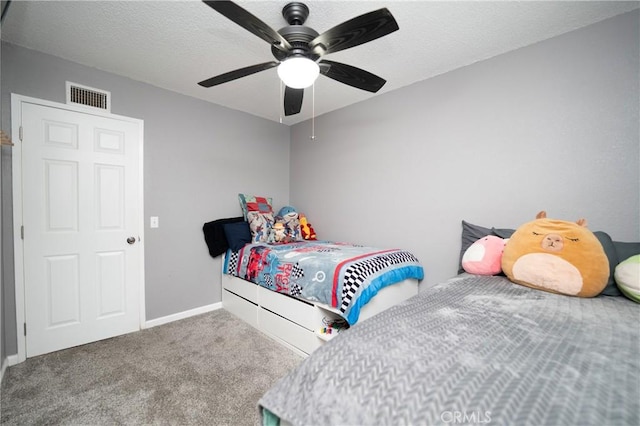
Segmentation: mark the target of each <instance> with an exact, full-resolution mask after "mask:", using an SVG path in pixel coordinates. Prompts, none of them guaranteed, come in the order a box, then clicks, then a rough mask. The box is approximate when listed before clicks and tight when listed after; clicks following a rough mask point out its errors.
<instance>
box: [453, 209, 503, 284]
mask: <svg viewBox="0 0 640 426" xmlns="http://www.w3.org/2000/svg"><path fill="white" fill-rule="evenodd" d="M514 231H515V229H506V228H505V229H496V228H485V227H484V226H479V225H474V224H472V223H469V222H466V221H464V220H463V221H462V239H461V243H462V244H461V247H460V261H459V262H458V273H459V274H461V273H463V272H465V271H464V268H463V267H462V257H463V256H464V252H465V251H467V249H468V248H469V246H470V245H471V244H473V243H475V242H476V241H478V240H479V239H480V238H482V237H486V236H487V235H494V236H496V237H500V238H509V237H511V234H513V232H514Z"/></svg>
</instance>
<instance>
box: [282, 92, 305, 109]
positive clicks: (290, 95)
mask: <svg viewBox="0 0 640 426" xmlns="http://www.w3.org/2000/svg"><path fill="white" fill-rule="evenodd" d="M303 95H304V89H292V88H291V87H289V86H287V87H286V88H285V89H284V115H285V116H289V115H294V114H297V113H299V112H300V110H301V109H302V96H303Z"/></svg>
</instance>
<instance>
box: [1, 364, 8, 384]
mask: <svg viewBox="0 0 640 426" xmlns="http://www.w3.org/2000/svg"><path fill="white" fill-rule="evenodd" d="M1 364H2V367H0V385H2V379H3V378H4V371H5V370H6V369H7V364H9V362H8V361H6V360H4V359H3V360H1Z"/></svg>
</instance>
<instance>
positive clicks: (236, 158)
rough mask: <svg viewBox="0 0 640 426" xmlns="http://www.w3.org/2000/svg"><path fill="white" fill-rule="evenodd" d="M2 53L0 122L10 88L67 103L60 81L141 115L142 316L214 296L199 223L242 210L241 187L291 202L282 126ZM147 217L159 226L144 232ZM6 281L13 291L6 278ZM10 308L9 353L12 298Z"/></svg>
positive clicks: (215, 280) (39, 58)
mask: <svg viewBox="0 0 640 426" xmlns="http://www.w3.org/2000/svg"><path fill="white" fill-rule="evenodd" d="M2 59H3V61H2V106H3V109H2V111H3V117H2V123H3V126H2V128H3V129H8V128H10V117H9V111H10V94H11V93H17V94H21V95H25V96H32V97H36V98H41V99H46V100H50V101H56V102H62V103H64V102H65V81H67V80H69V81H72V82H75V83H79V84H83V85H87V86H90V87H95V88H99V89H104V90H108V91H110V92H111V95H112V104H111V105H112V106H111V111H112V112H113V113H114V114H119V115H124V116H129V117H134V118H139V119H142V120H144V135H145V138H144V190H145V199H144V210H145V222H146V225H145V264H146V267H145V275H146V318H147V320H152V319H156V318H160V317H164V316H167V315H171V314H175V313H179V312H183V311H186V310H189V309H194V308H198V307H202V306H205V305H209V304H212V303H216V302H220V300H221V286H220V261H219V258H218V259H213V258H211V257H210V256H209V253H208V251H207V247H206V245H205V242H204V238H203V233H202V225H203V224H204V223H205V222H208V221H211V220H214V219H218V218H223V217H230V216H239V215H241V209H240V205H239V203H238V198H237V194H238V193H239V192H244V193H256V194H265V195H267V194H268V195H270V196H272V197H273V198H274V204H275V205H277V206H282V205H286V204H288V203H289V168H288V166H287V165H288V163H289V128H288V127H287V126H284V125H281V124H277V123H274V122H271V121H267V120H264V119H261V118H256V117H254V116H251V115H248V114H244V113H240V112H237V111H232V110H229V109H227V108H222V107H219V106H216V105H213V104H210V103H207V102H204V101H200V100H196V99H193V98H189V97H186V96H182V95H179V94H176V93H173V92H169V91H167V90H164V89H159V88H157V87H153V86H150V85H148V84H144V83H140V82H137V81H133V80H130V79H127V78H122V77H119V76H116V75H113V74H109V73H105V72H102V71H99V70H97V69H93V68H89V67H85V66H81V65H78V64H75V63H72V62H69V61H66V60H63V59H59V58H56V57H53V56H49V55H45V54H42V53H38V52H35V51H31V50H27V49H24V48H21V47H17V46H13V45H10V44H3V45H2ZM257 164H264V165H271V166H270V167H268V168H267V167H260V166H256V165H257ZM279 164H283V165H284V166H278V165H279ZM150 216H158V217H159V220H160V227H159V228H157V229H149V217H150ZM5 248H6V246H5ZM11 272H12V271H11ZM4 287H5V290H6V293H5V295H8V293H11V298H13V297H14V295H13V293H14V289H13V282H5V284H4ZM10 309H11V312H7V315H6V317H5V318H7V319H9V318H11V316H13V319H12V320H10V321H9V320H7V321H6V323H5V333H6V336H7V353H9V354H12V353H16V352H17V347H16V342H15V339H16V336H15V304H12V305H11V306H10Z"/></svg>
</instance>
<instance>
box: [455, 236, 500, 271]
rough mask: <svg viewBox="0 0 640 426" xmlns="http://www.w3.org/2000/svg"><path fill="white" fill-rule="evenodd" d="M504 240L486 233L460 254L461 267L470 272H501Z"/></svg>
mask: <svg viewBox="0 0 640 426" xmlns="http://www.w3.org/2000/svg"><path fill="white" fill-rule="evenodd" d="M505 243H506V240H505V239H503V238H500V237H496V236H494V235H487V236H486V237H483V238H480V239H479V240H478V241H476V242H475V243H473V244H471V245H470V246H469V248H468V249H467V251H465V252H464V256H462V267H463V268H464V270H465V271H466V272H468V273H470V274H477V275H497V274H499V273H500V272H502V266H501V265H502V251H503V249H504V245H505Z"/></svg>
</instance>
